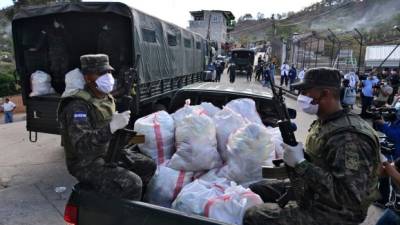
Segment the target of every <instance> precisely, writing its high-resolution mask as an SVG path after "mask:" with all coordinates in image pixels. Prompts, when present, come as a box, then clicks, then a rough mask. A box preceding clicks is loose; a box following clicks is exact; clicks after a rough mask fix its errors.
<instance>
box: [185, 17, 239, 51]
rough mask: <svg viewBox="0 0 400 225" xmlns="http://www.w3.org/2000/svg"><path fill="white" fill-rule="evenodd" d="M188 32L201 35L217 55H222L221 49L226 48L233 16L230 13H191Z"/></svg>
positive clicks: (233, 19)
mask: <svg viewBox="0 0 400 225" xmlns="http://www.w3.org/2000/svg"><path fill="white" fill-rule="evenodd" d="M190 14H191V15H192V20H190V21H189V30H191V31H193V32H196V33H199V34H201V35H202V36H203V37H204V38H207V39H209V40H211V41H212V43H213V47H214V48H215V50H216V51H217V54H223V53H224V50H222V51H221V47H224V46H226V45H225V43H226V42H227V39H228V36H227V34H228V31H230V30H231V29H232V25H233V23H234V21H235V16H234V15H233V14H232V12H230V11H222V10H201V11H192V12H190Z"/></svg>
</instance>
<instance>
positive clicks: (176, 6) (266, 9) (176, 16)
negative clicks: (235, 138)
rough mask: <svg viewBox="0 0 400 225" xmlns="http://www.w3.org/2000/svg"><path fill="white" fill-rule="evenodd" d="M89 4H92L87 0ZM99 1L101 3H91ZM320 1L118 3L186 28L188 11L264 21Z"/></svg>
mask: <svg viewBox="0 0 400 225" xmlns="http://www.w3.org/2000/svg"><path fill="white" fill-rule="evenodd" d="M89 1H92V0H89ZM94 1H102V0H94ZM318 1H319V0H279V1H277V0H120V1H119V2H123V3H126V4H127V5H129V6H131V7H134V8H136V9H139V10H141V11H144V12H146V13H148V14H150V15H153V16H156V17H158V18H160V19H163V20H166V21H168V22H172V23H174V24H177V25H179V26H181V27H185V28H186V27H187V26H189V22H188V21H189V20H191V16H190V13H189V11H197V10H202V9H215V10H226V11H231V12H232V13H233V15H234V16H235V18H236V20H237V18H239V16H242V15H244V14H246V13H251V14H252V15H253V17H255V16H256V15H257V12H261V13H263V14H264V15H265V17H270V16H271V14H273V13H283V12H289V11H294V12H296V11H299V10H301V9H302V8H304V7H306V6H309V5H311V4H312V3H315V2H318ZM9 5H12V0H0V8H3V7H6V6H9Z"/></svg>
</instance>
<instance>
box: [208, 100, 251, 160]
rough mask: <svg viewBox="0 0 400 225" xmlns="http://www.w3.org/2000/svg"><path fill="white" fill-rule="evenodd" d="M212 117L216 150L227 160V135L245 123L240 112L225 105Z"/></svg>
mask: <svg viewBox="0 0 400 225" xmlns="http://www.w3.org/2000/svg"><path fill="white" fill-rule="evenodd" d="M213 119H214V123H215V128H216V130H217V143H218V151H219V153H220V155H221V158H222V160H223V161H224V162H225V161H226V160H227V152H226V151H227V150H226V149H227V147H226V145H227V144H228V138H229V136H230V135H231V134H232V133H233V132H235V131H236V130H237V129H239V128H241V127H243V126H244V125H245V124H246V123H245V120H244V119H243V117H242V116H241V115H240V114H238V113H236V112H234V111H232V110H231V109H229V108H227V107H224V108H223V109H222V110H221V111H219V112H218V113H217V114H215V116H214V118H213Z"/></svg>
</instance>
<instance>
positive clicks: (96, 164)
mask: <svg viewBox="0 0 400 225" xmlns="http://www.w3.org/2000/svg"><path fill="white" fill-rule="evenodd" d="M80 61H81V70H82V73H83V74H84V78H85V82H86V86H85V89H84V90H77V91H76V92H74V93H72V94H70V95H69V96H66V97H63V98H62V100H61V102H60V105H59V109H58V119H59V122H60V127H61V135H62V140H63V145H64V149H65V154H66V163H67V168H68V171H69V172H70V174H71V175H73V176H74V177H75V178H76V179H78V181H79V182H82V183H85V184H88V185H90V186H91V187H92V188H93V189H94V190H96V191H98V192H100V193H103V194H106V195H109V196H114V197H120V198H127V199H131V200H140V198H141V195H142V184H143V183H145V182H148V180H149V179H150V178H151V176H152V175H153V174H154V171H155V164H154V162H152V160H151V159H150V158H148V157H144V156H143V155H138V154H139V153H136V155H137V157H130V158H133V159H135V160H140V162H138V164H140V165H141V168H137V170H138V172H140V173H138V174H140V175H141V177H139V176H138V175H137V174H135V173H134V172H132V171H129V170H127V169H125V168H123V167H120V166H111V165H108V164H106V163H105V160H104V157H105V155H106V152H107V149H108V146H109V143H110V140H111V138H112V134H113V133H114V132H115V131H117V130H118V129H121V128H124V127H125V126H126V125H127V124H128V122H129V119H130V111H125V112H122V113H116V112H115V103H114V99H113V97H112V96H111V95H110V94H109V93H110V92H111V90H112V89H113V85H114V78H113V76H112V75H111V71H114V69H113V68H112V67H111V66H110V65H109V61H108V56H107V55H104V54H97V55H83V56H81V57H80ZM129 167H130V168H134V167H135V166H132V165H130V166H129ZM139 169H140V171H139ZM142 180H143V182H142Z"/></svg>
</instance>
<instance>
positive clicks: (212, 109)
mask: <svg viewBox="0 0 400 225" xmlns="http://www.w3.org/2000/svg"><path fill="white" fill-rule="evenodd" d="M200 107H201V108H202V109H203V110H202V112H201V113H205V114H206V115H207V116H209V117H211V118H212V117H214V115H215V114H217V113H218V112H219V111H221V109H220V108H218V107H216V106H214V105H213V104H212V103H209V102H202V103H201V104H200Z"/></svg>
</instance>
